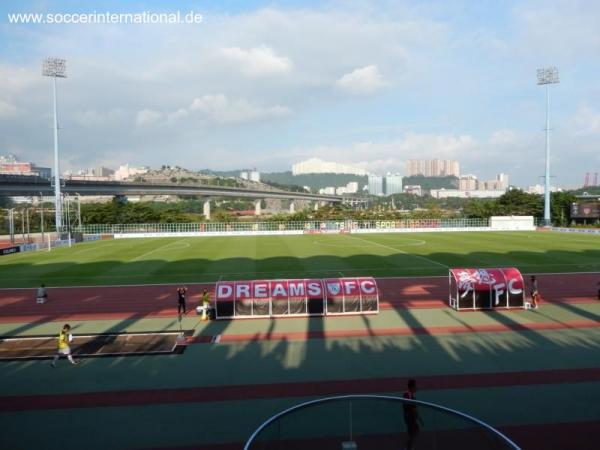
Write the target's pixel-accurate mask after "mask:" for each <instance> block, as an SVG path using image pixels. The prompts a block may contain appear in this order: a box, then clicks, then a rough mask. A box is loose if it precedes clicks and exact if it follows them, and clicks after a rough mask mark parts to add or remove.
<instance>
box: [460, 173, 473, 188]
mask: <svg viewBox="0 0 600 450" xmlns="http://www.w3.org/2000/svg"><path fill="white" fill-rule="evenodd" d="M458 189H459V190H461V191H474V190H476V189H477V177H476V176H475V175H470V174H469V175H461V176H460V177H459V179H458Z"/></svg>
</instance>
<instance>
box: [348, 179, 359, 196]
mask: <svg viewBox="0 0 600 450" xmlns="http://www.w3.org/2000/svg"><path fill="white" fill-rule="evenodd" d="M357 192H358V182H357V181H350V182H349V183H348V184H346V194H356V193H357Z"/></svg>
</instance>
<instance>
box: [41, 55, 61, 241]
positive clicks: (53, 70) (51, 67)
mask: <svg viewBox="0 0 600 450" xmlns="http://www.w3.org/2000/svg"><path fill="white" fill-rule="evenodd" d="M66 71H67V62H66V60H64V59H60V58H46V59H44V64H43V68H42V75H43V76H45V77H52V82H53V83H52V87H53V93H54V203H55V220H56V231H57V233H59V232H60V230H61V228H62V205H61V202H60V168H59V164H58V112H57V107H56V79H57V78H67V73H66Z"/></svg>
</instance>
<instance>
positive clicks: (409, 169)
mask: <svg viewBox="0 0 600 450" xmlns="http://www.w3.org/2000/svg"><path fill="white" fill-rule="evenodd" d="M416 175H423V176H426V177H446V176H451V175H452V176H455V177H459V176H460V164H459V163H458V161H454V160H451V159H427V160H426V159H409V160H408V161H407V162H406V176H409V177H412V176H416Z"/></svg>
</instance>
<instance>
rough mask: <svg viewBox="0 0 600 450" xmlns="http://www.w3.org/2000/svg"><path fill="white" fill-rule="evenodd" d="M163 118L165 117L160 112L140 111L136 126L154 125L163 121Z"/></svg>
mask: <svg viewBox="0 0 600 450" xmlns="http://www.w3.org/2000/svg"><path fill="white" fill-rule="evenodd" d="M162 117H163V115H162V114H161V113H160V112H158V111H154V110H152V109H143V110H141V111H138V113H137V115H136V118H135V124H136V125H138V126H145V125H152V124H153V123H156V122H158V121H159V120H160V119H162Z"/></svg>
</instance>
